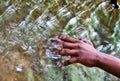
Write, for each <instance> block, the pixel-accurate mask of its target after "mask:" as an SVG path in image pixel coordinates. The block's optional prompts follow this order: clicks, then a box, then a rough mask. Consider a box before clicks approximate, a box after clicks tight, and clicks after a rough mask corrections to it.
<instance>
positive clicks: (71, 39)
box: [58, 36, 79, 43]
mask: <svg viewBox="0 0 120 81" xmlns="http://www.w3.org/2000/svg"><path fill="white" fill-rule="evenodd" d="M58 38H59V39H61V40H63V41H66V42H71V43H77V42H79V40H77V39H74V38H71V37H67V36H59V37H58Z"/></svg>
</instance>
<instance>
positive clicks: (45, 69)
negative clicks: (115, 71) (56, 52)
mask: <svg viewBox="0 0 120 81" xmlns="http://www.w3.org/2000/svg"><path fill="white" fill-rule="evenodd" d="M119 3H120V0H118V4H119ZM119 13H120V10H119V9H114V8H113V7H112V5H111V4H109V2H108V0H0V81H120V79H118V78H117V77H115V76H113V75H111V74H109V73H107V72H105V71H103V70H101V69H99V68H87V67H85V66H83V65H81V64H72V65H69V66H66V67H62V68H60V67H58V66H57V64H56V63H57V61H58V60H54V59H50V58H48V57H47V55H46V45H47V42H48V40H49V39H50V38H51V37H55V36H56V35H59V34H62V35H66V36H70V37H73V38H76V39H79V38H85V39H88V40H90V41H91V42H92V43H93V44H94V46H95V48H96V49H97V50H99V51H101V52H104V53H108V54H111V55H113V56H115V57H118V58H119V57H120V14H119Z"/></svg>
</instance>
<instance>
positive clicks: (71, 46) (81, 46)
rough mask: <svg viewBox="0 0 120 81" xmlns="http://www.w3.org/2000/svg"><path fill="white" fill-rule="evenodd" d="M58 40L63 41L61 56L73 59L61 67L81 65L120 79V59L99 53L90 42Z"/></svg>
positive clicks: (64, 37)
mask: <svg viewBox="0 0 120 81" xmlns="http://www.w3.org/2000/svg"><path fill="white" fill-rule="evenodd" d="M58 38H59V39H61V40H62V41H63V42H60V43H59V44H60V45H61V46H62V47H63V49H62V50H61V51H60V52H59V54H60V55H62V56H70V57H71V58H70V59H69V60H66V61H65V62H63V63H61V64H60V66H67V65H70V64H73V63H80V64H83V65H85V66H87V67H98V68H101V69H103V70H105V71H107V72H109V73H111V74H113V75H115V76H117V77H119V78H120V59H118V58H116V57H114V56H111V55H108V54H105V53H102V52H99V51H97V50H96V49H95V48H94V47H93V45H92V43H91V42H90V41H88V40H85V39H81V40H77V39H74V38H70V37H66V36H59V37H58Z"/></svg>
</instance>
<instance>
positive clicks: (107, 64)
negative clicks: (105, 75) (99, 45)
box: [96, 53, 120, 78]
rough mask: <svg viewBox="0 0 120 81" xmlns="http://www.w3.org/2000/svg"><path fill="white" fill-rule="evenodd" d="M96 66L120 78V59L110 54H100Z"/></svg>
mask: <svg viewBox="0 0 120 81" xmlns="http://www.w3.org/2000/svg"><path fill="white" fill-rule="evenodd" d="M96 66H97V67H98V68H101V69H103V70H105V71H107V72H109V73H111V74H113V75H115V76H117V77H119V78H120V59H118V58H116V57H114V56H111V55H108V54H104V53H99V54H98V56H97V60H96Z"/></svg>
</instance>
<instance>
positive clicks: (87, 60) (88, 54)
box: [58, 36, 98, 67]
mask: <svg viewBox="0 0 120 81" xmlns="http://www.w3.org/2000/svg"><path fill="white" fill-rule="evenodd" d="M58 38H59V39H61V40H62V41H63V42H60V45H61V46H62V47H63V49H62V50H61V51H60V52H59V54H60V55H62V56H70V57H71V58H70V59H69V60H67V61H65V62H63V63H60V66H66V65H70V64H73V63H81V64H83V65H85V66H88V67H93V66H95V65H96V57H97V52H98V51H97V50H96V49H95V48H94V47H93V45H92V43H91V42H89V41H88V40H85V39H81V40H77V39H74V38H70V37H66V36H59V37H58Z"/></svg>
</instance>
